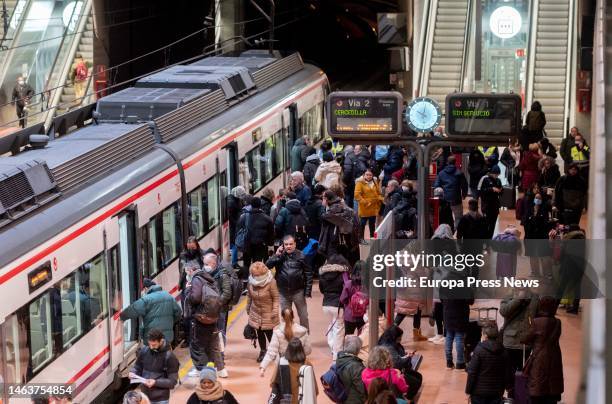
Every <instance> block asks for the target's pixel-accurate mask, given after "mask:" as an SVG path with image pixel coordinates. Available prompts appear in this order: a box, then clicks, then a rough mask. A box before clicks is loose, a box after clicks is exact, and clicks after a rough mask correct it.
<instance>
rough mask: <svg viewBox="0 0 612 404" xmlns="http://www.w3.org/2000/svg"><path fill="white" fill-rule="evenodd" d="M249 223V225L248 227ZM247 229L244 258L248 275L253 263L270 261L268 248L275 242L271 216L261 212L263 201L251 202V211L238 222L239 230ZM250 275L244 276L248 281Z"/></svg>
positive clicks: (255, 199)
mask: <svg viewBox="0 0 612 404" xmlns="http://www.w3.org/2000/svg"><path fill="white" fill-rule="evenodd" d="M247 223H248V225H247ZM245 227H246V228H247V237H246V238H247V239H246V244H247V245H246V246H245V250H244V253H243V256H242V259H243V260H244V270H243V272H246V274H248V271H249V267H250V266H251V263H252V262H255V261H262V262H264V261H265V260H267V259H268V246H270V245H272V243H273V242H274V225H273V223H272V219H271V218H270V216H268V215H266V214H265V213H264V212H263V210H261V199H260V198H258V197H254V198H253V199H252V200H251V210H250V211H248V212H244V213H243V214H242V215H241V216H240V219H239V220H238V225H237V229H238V230H240V229H242V228H245ZM247 277H248V275H246V276H243V277H242V278H243V279H246V278H247Z"/></svg>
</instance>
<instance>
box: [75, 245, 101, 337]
mask: <svg viewBox="0 0 612 404" xmlns="http://www.w3.org/2000/svg"><path fill="white" fill-rule="evenodd" d="M84 267H85V268H86V269H87V270H88V272H85V273H84V276H83V277H82V278H81V290H82V291H83V292H84V293H85V295H84V297H85V298H86V299H87V304H86V306H88V307H87V309H88V313H89V319H90V321H89V323H88V324H89V327H88V328H90V327H94V326H95V325H97V324H98V323H100V321H102V319H103V318H104V317H106V314H107V313H108V294H107V293H106V291H107V289H106V288H107V283H106V271H105V266H104V255H103V254H100V255H98V256H97V257H95V258H94V259H93V260H91V261H90V262H88V263H87V264H85V266H84Z"/></svg>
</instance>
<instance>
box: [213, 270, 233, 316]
mask: <svg viewBox="0 0 612 404" xmlns="http://www.w3.org/2000/svg"><path fill="white" fill-rule="evenodd" d="M228 271H231V269H227V268H224V267H223V266H222V265H221V264H219V265H218V266H217V269H216V270H215V271H213V272H211V273H210V276H212V277H213V279H214V280H215V284H216V285H217V290H219V292H220V294H221V302H222V303H223V307H222V309H221V310H223V311H225V312H228V311H230V310H231V308H232V306H231V303H232V278H231V276H232V275H231V274H230V273H229V272H228Z"/></svg>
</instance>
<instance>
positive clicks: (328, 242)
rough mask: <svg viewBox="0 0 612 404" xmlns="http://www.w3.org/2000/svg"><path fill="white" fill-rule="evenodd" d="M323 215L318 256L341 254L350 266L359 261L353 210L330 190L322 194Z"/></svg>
mask: <svg viewBox="0 0 612 404" xmlns="http://www.w3.org/2000/svg"><path fill="white" fill-rule="evenodd" d="M323 206H325V208H326V210H325V214H324V215H323V216H321V235H320V236H319V254H321V255H322V256H324V257H329V256H332V255H334V254H341V255H343V256H344V258H346V259H347V260H348V261H349V263H350V264H351V265H354V264H355V262H356V261H357V260H358V259H359V220H358V219H357V216H356V215H355V212H354V211H353V209H351V208H349V207H347V206H346V205H345V204H344V201H343V200H342V199H340V198H338V196H337V195H336V193H335V192H334V191H332V190H327V191H325V192H324V193H323Z"/></svg>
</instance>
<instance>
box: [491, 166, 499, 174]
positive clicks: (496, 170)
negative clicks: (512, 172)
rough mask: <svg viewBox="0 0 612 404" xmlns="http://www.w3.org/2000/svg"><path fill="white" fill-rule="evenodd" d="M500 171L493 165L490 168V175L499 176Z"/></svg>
mask: <svg viewBox="0 0 612 404" xmlns="http://www.w3.org/2000/svg"><path fill="white" fill-rule="evenodd" d="M500 173H501V170H500V169H499V166H498V165H494V166H493V167H491V174H500Z"/></svg>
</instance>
